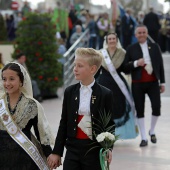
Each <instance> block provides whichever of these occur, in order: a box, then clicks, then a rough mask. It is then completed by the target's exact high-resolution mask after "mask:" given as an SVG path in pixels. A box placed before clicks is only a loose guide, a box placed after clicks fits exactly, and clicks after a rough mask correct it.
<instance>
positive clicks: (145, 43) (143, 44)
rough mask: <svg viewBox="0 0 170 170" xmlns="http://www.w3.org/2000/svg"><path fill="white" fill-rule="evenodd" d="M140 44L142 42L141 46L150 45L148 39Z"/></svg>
mask: <svg viewBox="0 0 170 170" xmlns="http://www.w3.org/2000/svg"><path fill="white" fill-rule="evenodd" d="M139 44H140V46H148V43H147V41H145V42H144V43H139Z"/></svg>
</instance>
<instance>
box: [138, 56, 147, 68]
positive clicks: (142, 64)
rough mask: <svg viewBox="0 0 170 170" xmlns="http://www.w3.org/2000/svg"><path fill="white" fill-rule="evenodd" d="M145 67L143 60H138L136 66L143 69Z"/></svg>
mask: <svg viewBox="0 0 170 170" xmlns="http://www.w3.org/2000/svg"><path fill="white" fill-rule="evenodd" d="M144 65H145V61H144V59H143V58H140V59H139V60H138V61H137V66H141V67H143V66H144Z"/></svg>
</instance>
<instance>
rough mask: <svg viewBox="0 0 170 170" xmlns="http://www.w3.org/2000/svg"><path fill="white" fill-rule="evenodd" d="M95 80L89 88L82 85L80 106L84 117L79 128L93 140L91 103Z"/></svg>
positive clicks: (80, 113) (80, 111)
mask: <svg viewBox="0 0 170 170" xmlns="http://www.w3.org/2000/svg"><path fill="white" fill-rule="evenodd" d="M94 83H95V80H94V81H93V82H92V83H91V84H89V85H88V86H84V85H83V84H81V83H80V84H81V87H80V104H79V115H83V118H82V119H81V121H80V122H79V124H78V127H79V128H80V129H81V130H82V131H83V132H84V133H85V134H86V135H87V136H88V137H89V138H90V139H92V126H91V115H90V101H91V95H92V89H91V87H92V86H93V85H94Z"/></svg>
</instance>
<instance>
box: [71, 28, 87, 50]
mask: <svg viewBox="0 0 170 170" xmlns="http://www.w3.org/2000/svg"><path fill="white" fill-rule="evenodd" d="M82 34H83V32H82V27H81V26H80V25H76V32H74V33H73V34H72V35H71V37H70V44H71V45H73V44H74V43H75V42H76V41H77V40H78V39H79V38H80V36H81V35H82ZM86 42H87V39H86V37H84V38H82V39H81V41H80V42H79V43H78V44H77V46H76V48H78V47H84V45H85V43H86Z"/></svg>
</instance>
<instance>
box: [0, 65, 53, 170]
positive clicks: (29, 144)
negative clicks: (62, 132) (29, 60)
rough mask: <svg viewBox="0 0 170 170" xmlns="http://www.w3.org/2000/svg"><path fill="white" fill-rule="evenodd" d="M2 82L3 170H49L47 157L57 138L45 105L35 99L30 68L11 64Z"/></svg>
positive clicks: (0, 159) (0, 145)
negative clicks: (50, 124)
mask: <svg viewBox="0 0 170 170" xmlns="http://www.w3.org/2000/svg"><path fill="white" fill-rule="evenodd" d="M1 80H2V82H3V91H1V92H3V93H2V94H1V97H0V139H1V140H0V169H1V170H7V169H15V170H19V169H20V170H23V169H26V170H33V169H34V170H39V169H44V168H45V169H46V170H49V168H48V165H47V164H46V157H48V155H49V154H50V153H51V150H52V149H51V146H52V145H53V144H54V138H53V135H52V132H51V129H50V127H49V124H48V121H47V119H46V117H45V113H44V111H43V108H42V106H41V104H40V103H39V102H38V101H37V100H35V99H34V98H33V94H32V86H31V81H30V77H29V75H28V73H27V71H26V69H25V68H24V67H23V66H22V65H21V64H19V63H16V62H11V63H8V64H6V65H5V66H4V67H3V69H2V71H1ZM9 125H10V126H9ZM31 128H33V129H34V134H35V136H34V135H33V133H32V132H31ZM41 154H42V155H41ZM9 160H10V161H9Z"/></svg>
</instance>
